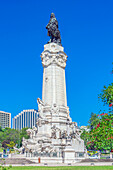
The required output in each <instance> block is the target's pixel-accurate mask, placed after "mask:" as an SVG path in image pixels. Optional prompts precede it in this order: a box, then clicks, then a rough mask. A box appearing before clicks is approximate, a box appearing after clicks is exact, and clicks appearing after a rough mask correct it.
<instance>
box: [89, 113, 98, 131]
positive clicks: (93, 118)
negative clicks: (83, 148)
mask: <svg viewBox="0 0 113 170" xmlns="http://www.w3.org/2000/svg"><path fill="white" fill-rule="evenodd" d="M88 123H89V125H88V127H89V128H90V129H94V128H95V127H96V125H97V124H98V123H99V119H98V116H97V114H96V113H91V116H90V119H89V121H88Z"/></svg>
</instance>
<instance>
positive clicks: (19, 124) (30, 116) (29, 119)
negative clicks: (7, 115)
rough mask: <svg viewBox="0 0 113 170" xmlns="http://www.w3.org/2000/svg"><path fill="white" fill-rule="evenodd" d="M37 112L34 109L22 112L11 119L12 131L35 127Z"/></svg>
mask: <svg viewBox="0 0 113 170" xmlns="http://www.w3.org/2000/svg"><path fill="white" fill-rule="evenodd" d="M37 117H38V111H37V110H35V109H29V110H23V111H22V112H21V113H19V114H18V115H17V116H15V117H14V118H13V129H19V130H21V129H22V128H26V127H28V128H33V126H36V122H37Z"/></svg>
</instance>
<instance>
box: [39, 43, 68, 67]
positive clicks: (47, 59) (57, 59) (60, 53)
mask: <svg viewBox="0 0 113 170" xmlns="http://www.w3.org/2000/svg"><path fill="white" fill-rule="evenodd" d="M41 59H42V65H43V67H47V66H49V65H50V64H56V65H58V66H60V67H62V68H65V67H66V61H67V55H66V54H65V53H64V48H63V47H62V46H60V45H58V44H56V43H49V44H46V45H44V51H43V52H42V54H41Z"/></svg>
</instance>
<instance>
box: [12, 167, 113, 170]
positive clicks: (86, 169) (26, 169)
mask: <svg viewBox="0 0 113 170" xmlns="http://www.w3.org/2000/svg"><path fill="white" fill-rule="evenodd" d="M38 169H39V170H111V169H113V166H71V167H69V166H68V167H67V166H64V167H41V166H40V167H36V166H35V167H31V166H29V167H28V166H26V167H22V166H20V167H12V168H11V170H38Z"/></svg>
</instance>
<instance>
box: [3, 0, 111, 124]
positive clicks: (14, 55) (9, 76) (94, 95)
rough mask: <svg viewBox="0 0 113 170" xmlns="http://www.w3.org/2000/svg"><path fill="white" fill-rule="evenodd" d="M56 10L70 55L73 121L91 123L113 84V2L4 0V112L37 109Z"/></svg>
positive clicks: (69, 94) (68, 71) (68, 68)
mask: <svg viewBox="0 0 113 170" xmlns="http://www.w3.org/2000/svg"><path fill="white" fill-rule="evenodd" d="M51 12H54V13H55V15H56V18H57V20H58V23H59V30H60V32H61V38H62V45H63V47H64V51H65V52H66V54H67V55H68V60H67V66H66V88H67V102H68V106H69V107H70V115H71V117H72V120H73V121H76V122H78V124H79V125H87V122H88V120H89V117H90V114H91V112H95V113H98V112H99V110H100V109H104V108H103V107H102V104H101V103H98V94H99V93H100V92H101V89H102V88H103V86H104V85H108V84H110V83H111V82H113V81H112V80H113V76H112V75H111V74H110V73H111V70H112V62H113V1H112V0H109V1H105V0H85V1H84V0H70V1H68V0H62V1H61V0H60V1H59V0H57V1H52V0H48V1H47V0H43V1H38V0H24V1H22V0H18V1H17V0H10V1H8V0H4V1H0V110H3V111H7V112H11V113H12V118H13V117H14V116H15V115H17V114H18V113H19V112H21V111H22V110H23V109H37V98H38V97H40V98H42V73H43V67H42V64H41V58H40V54H41V52H42V51H43V46H44V44H46V43H47V41H48V40H49V37H48V36H47V30H46V29H45V26H46V24H47V23H48V21H49V19H50V13H51Z"/></svg>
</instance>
